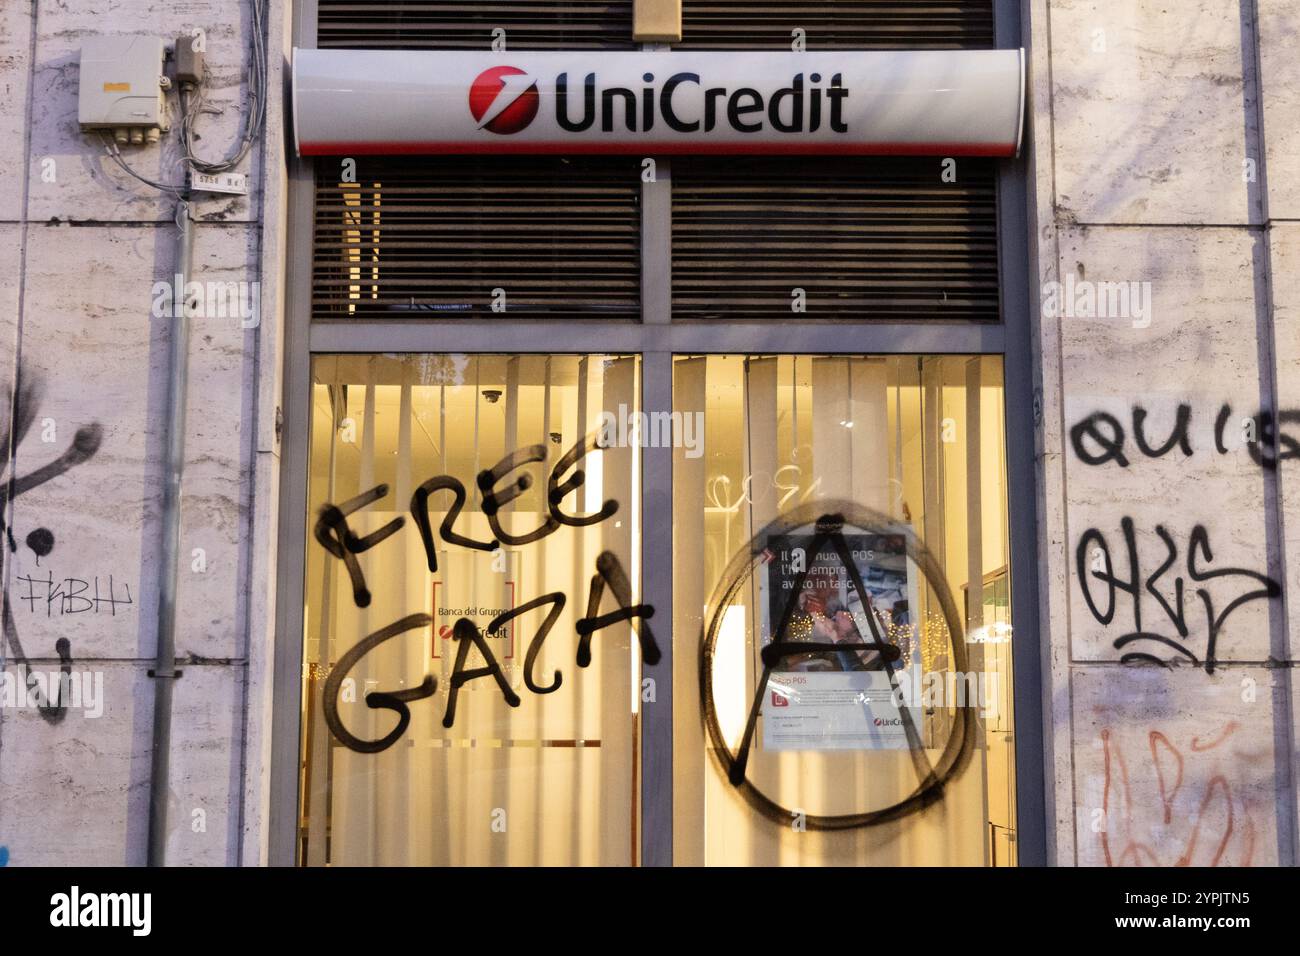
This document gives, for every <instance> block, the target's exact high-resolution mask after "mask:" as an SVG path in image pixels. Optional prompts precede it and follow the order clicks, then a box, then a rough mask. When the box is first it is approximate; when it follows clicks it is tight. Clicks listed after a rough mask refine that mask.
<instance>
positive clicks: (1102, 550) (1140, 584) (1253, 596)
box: [1075, 517, 1282, 673]
mask: <svg viewBox="0 0 1300 956" xmlns="http://www.w3.org/2000/svg"><path fill="white" fill-rule="evenodd" d="M1120 531H1121V534H1122V536H1123V548H1124V553H1125V561H1126V563H1127V567H1128V571H1127V574H1125V575H1124V576H1122V577H1121V576H1120V574H1119V573H1118V571H1117V566H1116V564H1115V560H1114V556H1113V554H1112V551H1111V547H1110V542H1109V541H1108V539H1107V537H1106V535H1105V534H1104V533H1103V532H1102V531H1101V530H1100V529H1098V528H1089V529H1088V530H1087V531H1085V532H1084V533H1083V534H1082V535H1081V536H1080V537H1079V543H1078V546H1077V547H1076V548H1075V573H1076V575H1077V576H1078V580H1079V588H1080V590H1081V591H1082V593H1083V600H1084V603H1085V604H1086V605H1087V607H1088V611H1089V613H1090V614H1092V616H1093V618H1094V619H1095V620H1096V621H1097V622H1098V623H1099V624H1102V625H1103V626H1106V627H1109V626H1110V625H1111V623H1112V622H1113V621H1114V620H1115V618H1116V615H1117V613H1118V611H1119V603H1120V597H1119V595H1120V594H1126V595H1128V600H1129V603H1130V605H1131V606H1130V613H1131V615H1132V622H1133V623H1132V628H1131V629H1130V630H1127V631H1126V632H1125V633H1123V634H1121V635H1120V636H1119V637H1117V638H1115V640H1114V645H1113V646H1114V647H1115V649H1116V650H1122V651H1124V653H1123V654H1122V655H1121V656H1120V662H1121V663H1124V664H1133V663H1155V664H1160V665H1162V666H1166V665H1167V663H1168V662H1167V661H1166V659H1164V658H1162V657H1158V656H1156V655H1155V654H1153V653H1151V652H1150V651H1148V650H1134V649H1133V648H1134V646H1144V644H1156V645H1159V646H1161V647H1167V648H1170V649H1172V650H1173V651H1175V652H1176V653H1177V654H1178V655H1179V656H1181V657H1183V658H1185V659H1187V660H1188V661H1190V662H1191V663H1193V664H1195V665H1197V666H1203V667H1204V668H1205V671H1206V673H1213V672H1214V668H1215V663H1216V652H1217V648H1218V641H1219V635H1220V634H1221V633H1222V631H1223V627H1224V625H1225V624H1226V623H1227V620H1228V616H1229V615H1230V614H1232V613H1233V612H1234V611H1236V610H1237V609H1238V608H1240V607H1242V606H1243V605H1245V604H1248V603H1250V602H1251V601H1258V600H1271V599H1273V598H1276V597H1278V596H1279V595H1280V594H1281V593H1282V588H1281V586H1280V585H1279V584H1278V583H1277V582H1276V581H1275V580H1273V579H1272V578H1270V577H1268V576H1267V575H1264V574H1260V573H1259V572H1258V571H1251V570H1249V569H1247V568H1236V567H1219V568H1213V569H1210V568H1208V567H1206V565H1208V564H1209V563H1210V562H1212V561H1213V560H1214V552H1213V550H1212V549H1211V547H1210V536H1209V532H1208V531H1206V529H1205V527H1204V525H1200V524H1198V525H1196V526H1194V527H1193V528H1192V530H1191V534H1190V535H1189V536H1188V540H1187V550H1186V555H1185V559H1184V561H1185V564H1184V567H1185V569H1186V572H1187V576H1186V578H1184V577H1183V576H1182V575H1178V576H1177V577H1175V578H1174V579H1173V600H1172V601H1171V600H1170V599H1169V598H1168V597H1167V596H1166V593H1165V592H1164V591H1163V590H1162V589H1161V588H1160V586H1159V585H1160V582H1161V580H1162V579H1163V578H1165V576H1166V575H1167V574H1168V573H1169V572H1170V570H1171V569H1172V568H1173V567H1174V565H1175V564H1176V563H1177V562H1178V560H1179V549H1178V545H1177V543H1176V541H1175V540H1174V537H1173V535H1171V534H1170V533H1169V530H1168V529H1167V528H1166V527H1165V526H1164V525H1156V527H1155V533H1156V536H1157V537H1159V539H1160V541H1161V543H1162V544H1163V545H1164V549H1165V554H1164V559H1163V560H1162V561H1161V563H1160V564H1159V565H1158V566H1157V567H1156V568H1155V569H1154V570H1153V571H1152V572H1151V574H1150V575H1148V576H1146V577H1145V578H1144V577H1143V568H1142V562H1141V559H1140V557H1139V555H1138V546H1137V533H1136V529H1135V526H1134V523H1133V519H1132V518H1129V517H1125V518H1124V519H1122V520H1121V522H1120ZM1231 578H1240V579H1242V580H1244V581H1249V582H1252V583H1254V584H1257V585H1259V587H1257V588H1255V589H1254V590H1250V591H1246V592H1245V593H1242V594H1239V595H1238V596H1236V597H1235V598H1233V599H1232V600H1231V601H1229V602H1228V603H1227V605H1226V606H1225V607H1223V608H1222V610H1219V609H1218V608H1216V606H1215V601H1214V598H1213V597H1212V596H1211V595H1210V592H1209V589H1208V587H1207V586H1204V585H1208V584H1209V583H1210V582H1212V581H1216V580H1220V579H1224V580H1226V579H1231ZM1093 580H1096V581H1100V582H1101V583H1102V585H1104V587H1103V589H1102V590H1101V594H1102V595H1103V596H1104V597H1103V599H1102V601H1100V602H1099V601H1098V599H1097V595H1096V594H1094V585H1093V584H1092V583H1091V582H1092V581H1093ZM1189 584H1190V585H1192V586H1195V585H1203V586H1201V587H1195V590H1194V593H1195V594H1196V597H1197V598H1198V599H1199V600H1200V602H1201V606H1202V608H1203V610H1204V617H1205V655H1204V658H1198V657H1197V656H1196V654H1195V653H1193V651H1192V650H1191V649H1190V648H1189V647H1188V646H1187V645H1186V644H1185V643H1184V641H1185V640H1186V639H1187V638H1188V637H1189V636H1190V635H1191V627H1190V626H1189V624H1188V616H1189V615H1188V608H1187V601H1186V592H1187V589H1188V585H1189ZM1144 597H1150V598H1152V599H1153V600H1154V601H1155V602H1156V604H1157V605H1158V606H1159V608H1160V610H1161V611H1163V612H1164V616H1165V619H1166V621H1167V622H1168V624H1169V625H1171V626H1172V628H1173V636H1171V635H1170V634H1169V633H1167V632H1165V631H1162V630H1160V629H1159V628H1155V627H1151V626H1150V625H1149V623H1148V622H1146V621H1144V620H1143V606H1142V602H1143V598H1144Z"/></svg>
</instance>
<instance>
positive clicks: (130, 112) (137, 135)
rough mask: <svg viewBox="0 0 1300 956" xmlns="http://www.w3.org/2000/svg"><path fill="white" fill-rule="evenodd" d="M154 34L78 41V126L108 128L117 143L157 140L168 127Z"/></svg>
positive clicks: (160, 49)
mask: <svg viewBox="0 0 1300 956" xmlns="http://www.w3.org/2000/svg"><path fill="white" fill-rule="evenodd" d="M166 56H167V50H166V47H165V46H164V44H163V41H162V39H161V38H159V37H141V36H135V37H89V38H87V39H86V40H85V41H83V42H82V45H81V88H80V93H79V98H78V105H77V121H78V122H79V123H80V124H81V128H82V130H83V131H84V130H96V129H102V130H110V129H111V130H112V131H113V136H114V139H116V140H117V142H119V143H127V142H131V143H142V142H145V141H146V140H148V141H149V142H151V143H152V142H157V141H158V133H159V131H160V130H165V129H166V128H167V104H166V99H165V90H166V89H167V87H168V86H170V81H169V80H168V79H167V77H166V76H165V75H164V74H163V62H164V60H165V59H166Z"/></svg>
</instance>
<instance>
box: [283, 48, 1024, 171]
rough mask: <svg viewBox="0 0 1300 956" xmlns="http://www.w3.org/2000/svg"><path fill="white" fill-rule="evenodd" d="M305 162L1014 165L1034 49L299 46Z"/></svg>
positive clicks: (296, 98)
mask: <svg viewBox="0 0 1300 956" xmlns="http://www.w3.org/2000/svg"><path fill="white" fill-rule="evenodd" d="M293 112H294V128H295V133H296V137H297V146H298V152H299V154H301V155H304V156H347V155H359V154H395V153H412V154H446V153H627V154H639V155H651V154H656V153H657V154H671V153H734V154H761V153H810V154H811V153H838V154H857V155H890V154H896V155H938V156H1013V155H1015V154H1016V152H1017V151H1018V150H1019V146H1020V130H1021V119H1022V115H1023V112H1024V53H1023V51H1022V50H954V51H898V52H874V51H873V52H853V51H847V52H844V51H837V52H815V53H768V52H710V53H692V52H679V53H675V52H669V51H645V52H620V53H610V52H572V53H486V52H484V53H476V52H459V51H458V52H440V51H385V50H300V49H296V50H294V58H293Z"/></svg>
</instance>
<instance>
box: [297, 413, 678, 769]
mask: <svg viewBox="0 0 1300 956" xmlns="http://www.w3.org/2000/svg"><path fill="white" fill-rule="evenodd" d="M597 447H598V445H597V442H596V435H595V434H594V433H593V434H592V435H588V436H587V437H586V438H584V439H583V440H582V441H580V442H578V443H577V444H576V445H575V446H574V447H573V448H572V449H570V450H569V451H568V452H566V453H565V454H564V455H563V456H562V457H561V458H560V459H559V461H557V463H556V465H555V467H554V469H553V470H552V472H551V477H550V480H549V482H548V492H547V516H546V518H545V520H544V521H543V522H542V524H541V525H540V526H539V527H537V528H536V529H534V530H533V531H531V532H529V533H527V534H524V535H519V536H512V535H510V534H508V533H507V532H506V531H505V530H504V528H502V526H501V524H500V519H499V518H498V514H499V512H500V510H501V508H503V507H504V506H505V505H506V504H508V503H509V502H511V501H513V500H514V499H515V498H517V497H519V495H521V494H523V493H524V492H525V491H526V490H527V489H528V488H529V487H531V483H532V478H531V476H529V475H527V474H521V475H520V476H519V477H518V478H516V479H515V480H514V481H513V482H512V483H510V484H509V485H506V486H505V487H503V488H500V489H498V485H499V484H500V483H501V482H502V481H503V480H504V479H505V478H506V476H507V475H508V474H509V473H510V472H512V471H515V470H516V469H518V468H520V467H522V466H524V465H526V464H529V463H532V462H540V461H544V460H545V455H544V450H543V448H542V446H540V445H533V446H529V447H526V448H522V449H519V450H517V451H514V452H512V453H510V454H508V455H506V456H505V457H504V458H503V459H502V460H501V461H500V462H498V463H497V464H496V465H494V466H493V467H492V468H488V469H484V470H483V471H482V472H480V473H479V475H478V476H477V479H476V484H477V486H478V488H479V490H480V492H481V493H482V510H483V512H484V514H485V515H486V516H487V518H488V522H489V524H490V525H491V527H492V531H493V534H495V535H496V536H497V540H500V541H504V542H505V543H507V544H510V545H515V546H518V545H527V544H532V543H535V542H537V541H541V540H542V539H544V538H546V537H547V536H549V535H551V534H553V533H554V532H556V531H557V530H559V529H560V528H561V527H564V526H573V527H581V526H586V525H592V524H596V523H599V522H601V521H605V520H607V519H608V518H609V517H611V516H612V515H614V514H615V513H616V512H617V511H618V507H619V505H618V502H617V501H613V500H608V501H606V502H604V504H603V505H602V506H601V508H600V509H599V511H597V512H595V513H593V514H590V515H570V514H567V513H565V512H563V511H561V510H560V505H561V504H562V502H563V501H564V499H565V497H566V496H567V495H569V494H570V493H571V492H573V491H576V490H577V489H578V488H580V487H582V485H583V484H584V482H585V480H586V479H585V475H584V473H583V471H582V470H581V469H579V468H577V467H576V466H577V464H578V463H579V462H580V461H581V460H582V458H583V457H584V456H585V455H586V454H587V453H588V452H589V451H591V450H592V449H594V448H597ZM571 469H572V470H573V474H572V475H571V476H570V477H569V478H568V479H566V480H564V481H561V480H560V479H561V477H562V476H563V475H564V474H566V473H567V472H569V471H570V470H571ZM439 491H450V492H451V493H452V495H453V502H452V506H451V508H450V509H449V510H448V512H447V515H446V517H445V518H444V519H443V521H442V523H441V525H440V527H439V529H438V531H439V533H440V534H441V536H442V539H443V540H444V541H446V542H447V543H448V544H452V545H456V546H459V547H465V548H472V549H475V550H481V551H492V550H495V549H496V548H497V547H498V544H497V540H493V541H490V542H482V541H476V540H474V539H472V538H468V537H466V536H464V535H461V534H459V533H458V532H456V531H455V529H454V525H455V522H456V519H457V518H458V517H459V516H460V514H461V511H462V510H463V508H464V506H465V503H466V501H467V498H468V495H467V493H466V490H465V486H464V485H463V484H462V483H461V482H460V481H459V480H458V479H457V478H454V477H452V476H450V475H438V476H436V477H433V478H430V479H429V480H428V481H425V482H423V483H422V484H421V485H420V486H419V487H418V488H416V490H415V492H414V494H413V495H412V496H411V516H412V519H413V520H414V521H415V525H416V527H417V529H418V530H419V532H420V540H421V543H422V544H423V546H424V551H425V558H426V564H427V566H428V569H429V571H430V572H431V573H433V572H436V571H437V569H438V562H437V542H436V539H435V534H434V529H433V525H432V522H431V521H430V518H429V499H430V497H431V496H432V495H434V494H436V493H437V492H439ZM387 495H388V486H387V485H383V484H380V485H377V486H375V487H374V488H372V489H370V490H369V491H365V492H362V493H361V494H359V495H357V496H356V497H354V498H351V499H349V500H348V501H345V502H344V503H343V504H341V505H331V504H327V505H325V506H324V507H323V508H322V509H321V511H320V514H319V517H318V519H317V521H316V526H315V537H316V540H317V541H319V542H320V544H321V546H322V547H324V548H325V550H326V551H328V552H329V554H331V555H332V556H333V557H335V558H337V559H338V560H340V561H342V562H343V563H344V566H345V567H346V569H347V571H348V576H349V579H350V580H351V584H352V595H353V602H354V603H355V604H356V605H357V606H358V607H368V606H369V605H370V603H371V594H370V590H369V588H367V587H366V582H365V574H364V572H363V571H362V569H361V565H360V562H359V561H358V560H357V556H358V555H360V554H362V553H364V552H366V551H368V550H370V549H371V548H373V547H375V546H376V545H378V544H380V543H381V542H383V541H385V540H387V539H388V538H389V537H391V536H392V535H394V534H396V533H397V532H398V531H399V530H401V528H402V527H403V526H404V523H405V522H404V519H403V518H401V517H398V518H394V519H393V520H391V521H389V522H387V523H386V524H384V525H383V526H382V527H380V528H379V529H378V530H376V531H374V532H372V533H371V534H368V535H365V536H358V535H357V534H355V533H354V532H353V531H352V530H351V528H350V526H349V524H348V519H349V518H350V517H351V516H352V515H354V514H356V513H357V512H359V511H360V510H361V509H363V508H365V507H367V506H368V505H371V504H374V503H375V502H377V501H380V500H382V499H383V498H385V497H386V496H387ZM606 591H608V592H609V593H610V595H611V596H612V597H613V599H614V602H615V604H616V605H617V607H616V608H615V609H614V610H612V611H607V612H604V613H602V612H601V607H602V604H603V602H604V595H605V593H606ZM547 603H549V604H551V605H552V607H551V610H550V611H549V612H548V613H547V615H546V617H545V619H544V620H543V621H542V623H541V625H540V626H539V627H538V629H537V632H536V634H535V635H534V636H533V638H532V640H531V641H530V643H529V645H528V651H527V656H526V658H525V661H524V683H525V685H526V686H527V688H528V690H529V691H531V692H532V693H534V694H549V693H553V692H554V691H556V690H558V689H559V687H560V685H561V683H562V681H563V675H562V674H561V672H560V671H559V670H556V671H555V674H554V680H553V681H552V683H551V684H550V685H549V686H542V685H541V684H539V683H538V682H537V681H536V680H535V678H534V675H533V671H534V666H535V664H536V661H537V657H538V655H539V654H540V653H541V650H542V646H543V643H544V642H545V640H546V638H547V636H548V635H549V634H550V632H551V630H552V628H553V627H554V625H555V622H556V620H557V619H558V618H559V615H560V612H561V611H562V610H563V608H564V606H565V603H566V597H565V595H564V594H562V593H560V592H552V593H550V594H545V595H542V596H541V597H538V598H535V599H534V600H531V601H528V602H525V603H524V604H522V605H521V606H519V607H516V608H513V609H511V610H509V611H506V612H504V613H502V614H499V615H497V616H496V617H494V618H493V619H492V621H491V622H489V624H488V627H487V634H488V636H494V635H496V634H498V633H500V631H501V629H502V628H503V627H504V626H505V625H506V624H507V623H509V622H510V621H512V620H514V619H515V618H517V617H519V616H520V615H523V614H525V613H527V612H528V611H531V610H534V609H536V608H539V607H541V606H542V605H544V604H547ZM653 616H654V608H653V607H652V606H650V605H648V604H633V603H632V588H631V584H630V582H629V580H628V577H627V573H626V572H625V571H624V569H623V566H622V563H621V562H620V561H619V560H618V558H617V556H615V555H614V554H613V552H610V551H605V552H602V553H601V554H600V555H599V556H598V557H597V558H596V573H595V574H594V575H593V576H592V579H591V585H590V589H589V592H588V598H587V605H586V614H585V616H583V617H582V618H580V619H579V620H578V621H577V622H576V624H575V631H576V635H577V638H578V642H577V653H576V663H577V666H578V667H587V666H589V665H590V664H591V660H592V652H591V644H592V639H593V637H594V636H595V635H596V634H597V633H598V632H599V631H601V630H604V629H606V628H609V627H613V626H614V625H616V624H619V623H622V622H625V621H631V620H633V619H640V626H639V627H638V628H635V629H634V631H633V633H635V634H636V635H637V639H638V641H639V643H640V647H641V658H642V660H643V661H644V662H645V663H646V664H650V665H654V664H656V663H658V662H659V660H660V659H661V657H662V655H661V653H660V650H659V645H658V643H657V642H656V641H655V637H654V634H653V632H652V631H651V630H650V627H649V625H648V624H646V621H647V620H648V619H649V618H651V617H653ZM430 623H432V619H431V618H430V617H429V616H428V615H427V614H412V615H408V616H407V617H404V618H402V619H401V620H399V621H397V622H395V623H393V624H390V625H389V626H387V627H385V628H382V629H381V630H379V631H376V632H375V633H373V634H370V635H368V636H366V637H364V638H362V640H361V641H360V642H358V643H357V644H356V645H355V646H354V647H353V648H352V649H351V650H349V651H348V652H347V654H345V655H344V656H343V658H342V659H340V660H339V662H338V664H337V665H335V667H334V668H332V669H331V671H330V676H329V678H328V680H327V681H326V685H325V690H324V694H325V702H326V703H325V722H326V724H327V725H328V727H329V728H330V731H331V732H332V733H333V734H334V736H335V737H336V738H338V740H339V741H340V742H341V743H343V745H344V746H346V747H348V748H350V749H352V750H355V751H357V752H359V753H379V752H381V751H383V750H386V749H388V748H389V747H391V746H392V745H393V744H394V743H396V742H397V741H398V740H400V739H401V737H402V735H403V734H404V733H405V732H406V727H407V725H408V724H409V723H410V710H409V708H407V706H406V704H407V703H408V702H410V701H414V700H422V699H424V698H426V697H432V696H433V694H434V693H435V692H436V690H437V681H436V679H435V678H434V677H433V675H431V674H426V675H425V676H424V678H423V680H422V682H421V683H420V685H419V686H418V687H415V688H411V689H407V690H401V691H387V692H371V693H369V694H367V695H366V705H367V706H368V707H371V708H372V709H385V710H392V711H394V712H395V713H397V715H398V723H397V726H396V727H395V728H394V729H393V730H391V731H390V732H389V733H387V734H386V735H384V736H383V737H381V738H379V739H378V740H363V739H361V738H359V737H357V736H355V735H354V734H352V733H351V732H349V731H348V730H347V728H346V727H344V725H343V722H342V719H341V717H340V715H339V711H338V695H339V692H340V691H341V689H342V687H343V680H344V679H345V677H346V675H347V673H348V671H350V670H351V669H352V668H353V667H355V666H356V665H357V663H358V662H359V661H360V660H361V659H362V658H363V657H365V656H366V655H367V654H368V653H370V652H371V651H372V650H374V649H376V648H378V647H379V646H380V645H381V644H383V643H384V642H386V641H388V640H390V639H392V638H394V637H396V636H397V635H399V634H401V633H404V632H406V631H410V630H415V629H420V628H424V627H427V626H429V624H430ZM452 637H453V639H454V640H455V641H456V644H457V649H456V660H455V664H454V666H453V669H452V675H451V679H450V687H449V690H448V696H447V706H446V710H445V711H444V714H443V720H442V723H443V726H444V727H448V728H450V727H452V726H453V725H454V723H455V720H456V704H457V700H458V698H459V693H460V689H461V688H462V687H463V686H464V685H465V684H467V683H468V682H469V681H472V680H477V679H480V678H491V679H492V680H493V681H495V682H496V684H497V687H498V688H499V689H500V691H501V694H502V697H503V698H504V699H505V702H506V703H507V704H508V705H509V706H511V707H518V706H519V705H520V704H521V701H520V699H519V696H518V695H517V694H516V693H515V692H514V690H513V689H512V688H511V687H510V684H509V683H508V682H507V681H506V679H505V676H504V674H503V672H502V668H501V665H500V662H499V661H498V660H497V658H496V656H495V654H494V653H493V651H492V648H491V645H490V644H489V643H488V641H487V640H485V639H484V635H483V633H482V632H480V631H479V629H478V627H477V625H475V624H474V622H473V621H472V620H470V619H469V618H466V617H461V618H459V619H457V621H456V622H455V624H454V625H453V627H452ZM471 649H473V650H476V651H477V652H478V654H479V656H480V657H481V658H482V659H483V662H484V663H483V664H482V666H478V667H471V666H470V665H469V655H470V651H471Z"/></svg>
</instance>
